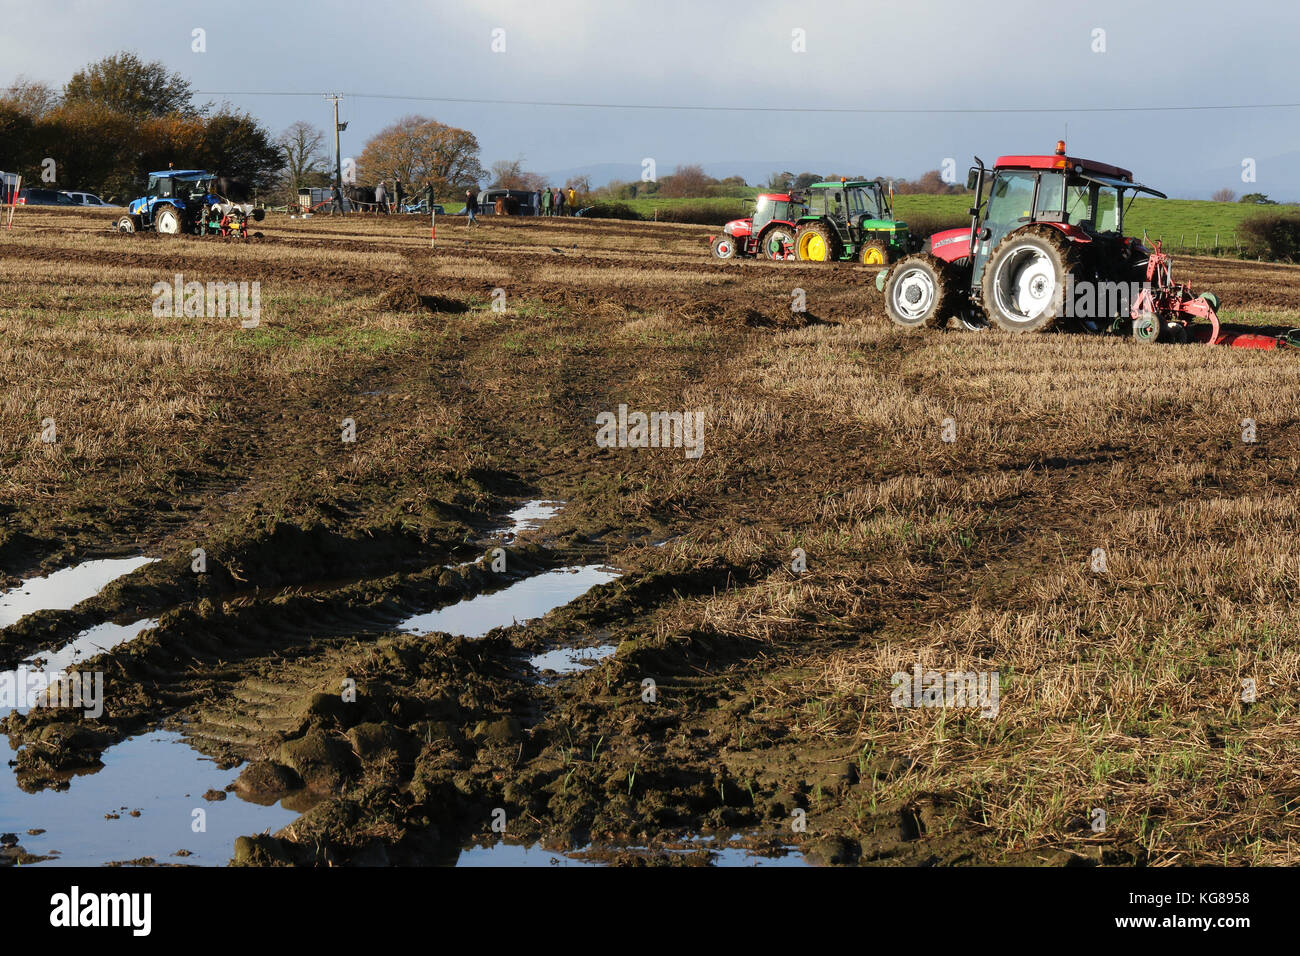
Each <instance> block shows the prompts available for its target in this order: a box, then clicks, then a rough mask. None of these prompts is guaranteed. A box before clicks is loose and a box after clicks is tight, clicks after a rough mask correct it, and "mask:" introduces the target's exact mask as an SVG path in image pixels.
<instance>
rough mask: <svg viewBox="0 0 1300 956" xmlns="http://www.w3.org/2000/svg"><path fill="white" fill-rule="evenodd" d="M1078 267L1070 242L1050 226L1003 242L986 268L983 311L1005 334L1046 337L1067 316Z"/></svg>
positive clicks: (1025, 231) (1016, 234)
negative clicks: (1070, 281) (1069, 282)
mask: <svg viewBox="0 0 1300 956" xmlns="http://www.w3.org/2000/svg"><path fill="white" fill-rule="evenodd" d="M1076 265H1077V259H1076V256H1075V254H1074V250H1073V249H1072V248H1071V246H1070V242H1069V240H1067V239H1066V238H1065V237H1064V236H1062V235H1061V234H1060V233H1059V232H1058V231H1057V230H1055V229H1053V228H1052V227H1050V226H1040V227H1035V226H1030V227H1029V228H1026V229H1020V230H1017V231H1016V232H1013V233H1011V234H1010V235H1008V236H1007V237H1006V238H1005V239H1003V240H1002V241H1001V242H1000V243H998V246H997V248H996V249H994V250H993V255H992V256H990V257H989V261H988V264H987V265H986V266H985V267H984V283H983V293H984V309H985V311H987V312H988V316H989V319H990V320H992V322H993V324H994V325H996V326H997V327H998V328H1000V329H1002V330H1003V331H1006V332H1041V331H1044V330H1046V329H1050V328H1051V327H1052V326H1053V325H1055V324H1056V322H1057V321H1058V320H1059V319H1061V318H1062V317H1064V315H1065V305H1066V303H1065V284H1066V277H1067V276H1069V275H1070V274H1071V273H1072V272H1073V271H1074V269H1075V267H1076Z"/></svg>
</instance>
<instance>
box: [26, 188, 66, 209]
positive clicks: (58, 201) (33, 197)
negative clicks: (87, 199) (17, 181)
mask: <svg viewBox="0 0 1300 956" xmlns="http://www.w3.org/2000/svg"><path fill="white" fill-rule="evenodd" d="M18 205H19V206H76V205H78V203H76V202H74V201H73V200H72V198H71V197H69V196H65V195H64V194H63V193H61V192H59V191H58V190H57V189H20V190H18Z"/></svg>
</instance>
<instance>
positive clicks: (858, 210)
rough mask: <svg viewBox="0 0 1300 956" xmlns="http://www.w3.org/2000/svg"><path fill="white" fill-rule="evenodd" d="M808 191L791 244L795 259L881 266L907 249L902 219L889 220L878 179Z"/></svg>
mask: <svg viewBox="0 0 1300 956" xmlns="http://www.w3.org/2000/svg"><path fill="white" fill-rule="evenodd" d="M808 190H809V192H808V209H807V212H806V213H805V214H804V216H803V217H802V218H800V219H799V238H798V241H797V244H796V245H797V251H798V254H799V258H800V259H804V260H807V261H811V262H833V261H835V260H839V259H856V260H859V261H861V262H864V263H866V264H868V265H886V264H888V263H889V262H892V261H894V260H895V259H897V258H899V257H900V256H902V255H904V254H906V253H907V252H908V251H909V239H908V233H907V223H904V222H898V221H896V220H895V219H894V211H893V208H892V207H891V205H890V201H889V193H888V190H887V189H886V188H885V184H884V183H883V182H881V181H880V180H878V179H877V180H847V179H842V180H840V181H839V182H834V181H831V182H821V183H813V184H812V185H811V186H810V187H808Z"/></svg>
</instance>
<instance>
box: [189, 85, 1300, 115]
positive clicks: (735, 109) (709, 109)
mask: <svg viewBox="0 0 1300 956" xmlns="http://www.w3.org/2000/svg"><path fill="white" fill-rule="evenodd" d="M194 95H195V96H321V95H324V94H321V93H317V92H310V93H304V92H301V91H298V90H196V91H195V93H194ZM343 96H344V97H352V98H354V99H367V100H406V101H411V102H423V103H463V104H468V105H474V106H549V107H559V108H567V109H597V110H664V111H676V112H705V113H852V114H864V115H866V114H870V115H883V114H899V115H938V114H949V115H951V114H963V113H965V114H987V113H1186V112H1197V111H1227V110H1290V109H1300V103H1225V104H1220V105H1206V106H1002V107H920V108H905V107H858V106H700V105H696V104H671V103H587V102H567V101H560V100H507V99H489V98H484V97H455V96H409V95H405V94H398V93H344V94H343Z"/></svg>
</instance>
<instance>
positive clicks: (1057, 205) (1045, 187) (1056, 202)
mask: <svg viewBox="0 0 1300 956" xmlns="http://www.w3.org/2000/svg"><path fill="white" fill-rule="evenodd" d="M1062 185H1063V182H1062V179H1061V174H1060V173H1043V174H1042V175H1041V176H1040V177H1039V178H1038V201H1037V202H1036V203H1035V204H1034V218H1035V219H1044V220H1047V221H1049V222H1055V221H1058V220H1059V219H1060V218H1061V200H1062V196H1061V187H1062Z"/></svg>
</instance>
